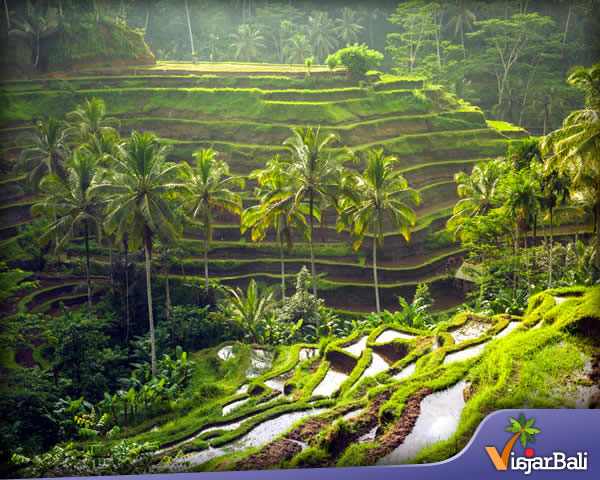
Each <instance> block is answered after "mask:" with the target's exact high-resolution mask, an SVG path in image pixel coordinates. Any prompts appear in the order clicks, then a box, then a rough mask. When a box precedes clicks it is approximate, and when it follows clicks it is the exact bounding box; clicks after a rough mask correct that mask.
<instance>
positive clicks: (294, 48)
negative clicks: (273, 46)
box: [283, 34, 312, 64]
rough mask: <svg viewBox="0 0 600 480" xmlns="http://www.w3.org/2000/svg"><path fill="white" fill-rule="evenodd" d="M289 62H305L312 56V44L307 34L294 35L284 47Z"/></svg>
mask: <svg viewBox="0 0 600 480" xmlns="http://www.w3.org/2000/svg"><path fill="white" fill-rule="evenodd" d="M283 51H284V53H285V55H286V61H287V63H302V64H303V63H304V61H305V60H306V59H307V58H308V57H310V56H311V54H312V50H311V45H310V43H309V41H308V39H307V38H306V36H305V35H299V34H298V35H294V36H293V37H292V38H290V39H289V40H288V41H287V44H286V46H285V47H284V49H283Z"/></svg>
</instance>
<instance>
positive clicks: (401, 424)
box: [368, 387, 433, 464]
mask: <svg viewBox="0 0 600 480" xmlns="http://www.w3.org/2000/svg"><path fill="white" fill-rule="evenodd" d="M431 393H433V390H432V389H431V388H428V387H427V388H422V389H420V390H418V391H417V392H415V393H413V394H412V395H411V396H410V397H409V398H408V400H407V401H406V403H405V405H404V410H402V415H401V417H400V418H399V419H398V421H397V422H396V423H395V424H394V425H393V426H392V427H391V428H389V429H388V430H387V431H386V432H385V433H384V434H383V435H381V437H380V439H379V446H377V447H375V448H373V449H372V450H371V451H370V452H369V454H368V459H369V463H373V464H374V463H375V461H376V460H377V459H378V458H380V457H382V456H384V455H387V454H388V453H390V452H391V451H392V450H393V449H394V448H396V447H397V446H398V445H400V444H401V443H402V442H403V441H404V439H405V438H406V437H407V436H408V434H409V433H410V432H412V429H413V427H414V426H415V423H416V421H417V418H419V414H420V413H421V400H423V399H424V398H425V397H426V396H427V395H429V394H431ZM380 434H381V431H380V429H378V431H377V434H376V437H377V436H379V435H380Z"/></svg>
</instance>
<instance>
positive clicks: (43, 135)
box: [17, 117, 69, 187]
mask: <svg viewBox="0 0 600 480" xmlns="http://www.w3.org/2000/svg"><path fill="white" fill-rule="evenodd" d="M21 141H22V142H23V144H27V145H29V146H28V147H26V148H24V149H23V151H22V152H21V156H20V158H19V162H18V163H17V170H19V171H26V172H27V179H28V181H29V182H30V183H32V184H34V185H35V186H36V187H37V185H38V183H39V181H40V180H41V179H42V177H44V176H45V175H48V174H56V175H59V176H60V177H62V178H64V176H65V172H64V167H63V161H64V159H65V158H66V156H67V155H68V152H69V133H68V131H67V126H66V123H65V122H63V121H62V120H57V119H55V118H53V117H50V118H48V120H47V121H45V122H44V121H38V122H37V124H36V126H35V131H34V132H33V133H31V134H28V135H25V136H24V137H23V138H22V139H21Z"/></svg>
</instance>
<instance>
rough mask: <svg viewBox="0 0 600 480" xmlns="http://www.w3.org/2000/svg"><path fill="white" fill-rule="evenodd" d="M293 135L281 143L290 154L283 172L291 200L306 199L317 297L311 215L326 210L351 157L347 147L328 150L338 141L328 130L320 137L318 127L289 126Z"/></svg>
mask: <svg viewBox="0 0 600 480" xmlns="http://www.w3.org/2000/svg"><path fill="white" fill-rule="evenodd" d="M292 132H293V135H292V136H291V137H289V138H287V139H286V140H285V141H284V142H283V144H284V145H285V146H286V147H287V148H288V150H289V151H290V153H291V158H290V159H287V160H286V161H285V162H284V169H285V170H284V172H285V175H286V176H287V181H288V183H289V184H290V185H293V188H294V192H293V193H292V192H290V194H293V196H294V202H295V204H296V205H297V206H298V207H299V206H300V205H301V204H302V203H304V204H306V203H308V218H309V222H310V232H309V237H308V239H309V242H308V243H309V246H310V264H311V274H312V282H313V295H314V297H315V299H317V298H318V297H317V281H316V272H315V256H314V251H313V239H314V218H315V217H317V219H319V218H320V216H318V215H319V211H323V212H324V211H325V209H326V207H327V205H328V204H329V203H332V202H333V201H334V199H335V197H336V195H337V193H338V192H339V185H340V180H339V179H340V177H341V176H342V174H343V165H342V164H343V162H344V161H345V160H348V159H350V158H352V154H351V153H350V152H349V151H347V150H344V151H331V150H327V147H328V146H330V145H331V144H332V143H333V142H336V141H337V142H339V141H340V140H339V137H338V136H337V135H335V134H329V135H327V136H325V138H323V139H321V138H319V129H317V130H316V131H314V130H313V129H312V127H308V128H306V130H303V129H302V128H300V127H296V128H295V129H292Z"/></svg>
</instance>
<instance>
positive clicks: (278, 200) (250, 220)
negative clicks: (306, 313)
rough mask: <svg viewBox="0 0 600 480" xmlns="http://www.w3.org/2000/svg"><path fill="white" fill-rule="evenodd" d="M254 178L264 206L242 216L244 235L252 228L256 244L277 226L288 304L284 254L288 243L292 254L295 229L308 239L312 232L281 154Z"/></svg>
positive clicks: (283, 292)
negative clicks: (284, 245)
mask: <svg viewBox="0 0 600 480" xmlns="http://www.w3.org/2000/svg"><path fill="white" fill-rule="evenodd" d="M250 178H252V179H256V180H258V183H259V188H256V190H255V195H256V197H257V198H260V200H261V201H260V205H254V206H252V207H249V208H247V209H246V210H245V211H244V213H243V215H242V233H244V232H245V231H246V230H247V229H248V228H251V229H252V241H260V240H263V239H264V238H265V236H266V234H267V230H268V229H269V228H270V227H271V226H273V227H274V228H275V232H276V235H277V243H278V244H279V253H280V258H281V297H282V300H284V301H285V258H284V253H283V250H284V249H283V243H284V240H285V242H286V243H287V247H288V251H289V250H291V248H292V245H293V230H294V229H295V230H297V231H298V232H299V233H300V235H301V236H302V237H303V238H305V239H308V231H307V225H306V219H305V218H304V214H305V213H306V212H301V211H299V207H302V205H300V206H298V205H296V203H295V202H294V196H293V195H290V194H289V187H290V185H289V184H288V182H287V178H286V177H285V175H283V172H282V169H281V163H280V162H279V155H278V156H277V157H275V159H273V160H270V161H269V162H268V163H267V168H266V169H264V170H255V171H254V172H252V173H251V174H250Z"/></svg>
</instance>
